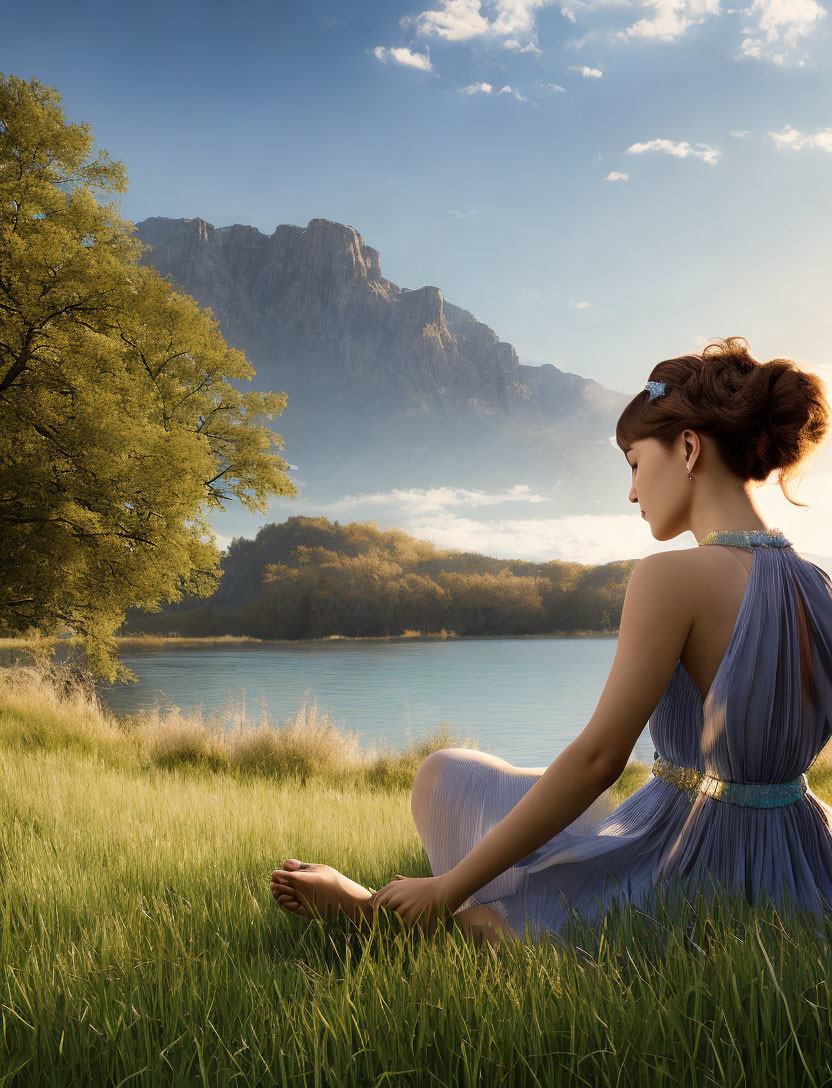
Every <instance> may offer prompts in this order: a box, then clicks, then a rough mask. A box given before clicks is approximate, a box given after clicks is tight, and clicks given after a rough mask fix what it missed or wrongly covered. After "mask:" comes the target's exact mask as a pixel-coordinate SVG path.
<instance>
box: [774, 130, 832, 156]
mask: <svg viewBox="0 0 832 1088" xmlns="http://www.w3.org/2000/svg"><path fill="white" fill-rule="evenodd" d="M769 136H771V138H772V139H773V140H774V142H775V144H776V145H777V147H778V148H779V149H780V150H783V148H791V149H792V150H794V151H803V150H805V149H806V148H809V149H812V150H818V151H830V152H832V128H819V129H818V131H817V132H814V133H810V132H800V131H799V130H798V129H796V128H793V127H792V126H791V125H787V126H786V127H785V128H784V129H783V131H782V132H770V133H769Z"/></svg>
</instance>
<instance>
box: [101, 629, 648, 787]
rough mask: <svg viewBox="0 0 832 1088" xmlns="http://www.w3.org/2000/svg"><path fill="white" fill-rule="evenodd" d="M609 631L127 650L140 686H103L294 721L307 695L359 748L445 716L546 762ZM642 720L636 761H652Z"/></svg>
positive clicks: (534, 761)
mask: <svg viewBox="0 0 832 1088" xmlns="http://www.w3.org/2000/svg"><path fill="white" fill-rule="evenodd" d="M616 645H617V640H616V639H615V638H579V639H569V638H536V639H524V638H516V639H512V638H501V639H458V640H447V641H440V640H437V641H433V642H429V641H426V642H417V641H411V640H409V639H408V640H405V641H401V642H388V641H378V642H375V641H369V640H368V641H355V642H350V641H341V640H338V641H335V642H306V643H296V644H292V643H276V644H271V645H269V644H266V645H255V646H251V645H246V644H242V645H238V646H215V647H208V646H206V647H199V648H197V649H191V648H181V649H178V648H173V647H171V648H165V649H155V650H151V649H147V650H144V649H143V650H130V651H124V652H123V653H122V655H121V656H122V660H123V661H124V663H125V664H126V665H127V666H128V667H129V668H131V669H132V670H133V672H134V673H135V674H136V675H137V676H138V677H139V683H138V684H129V685H127V684H125V685H117V686H110V685H103V686H102V688H101V694H102V696H103V698H104V699H105V701H106V702H108V703H109V705H110V706H111V707H112V708H113V709H114V710H119V711H135V710H137V709H139V708H142V707H148V706H154V705H157V704H159V705H162V706H168V705H170V704H171V703H172V704H175V705H176V706H179V707H181V708H182V709H183V710H188V709H192V708H193V707H195V706H201V707H202V708H203V709H204V710H205V711H206V712H212V711H219V710H221V709H222V708H224V707H227V706H228V705H229V703H230V702H234V703H237V704H239V703H240V701H241V700H242V699H243V697H244V698H245V702H246V708H247V713H248V716H249V717H250V718H254V719H255V720H257V719H259V718H260V716H261V707H262V706H263V705H264V704H265V706H266V707H267V708H268V710H269V712H270V715H271V716H272V717H274V718H277V719H280V720H281V721H283V720H285V719H287V718H291V717H293V716H294V714H295V712H296V711H297V709H298V706H299V705H300V703H301V701H302V699H303V695H304V692H305V691H307V690H308V696H307V701H308V703H310V704H311V703H312V702H314V701H315V700H317V703H318V708H319V709H320V710H328V711H329V718H330V720H331V721H332V722H333V723H334V724H335V725H336V726H338V728H340V729H342V730H345V731H349V732H356V731H357V732H358V734H359V737H358V739H359V743H360V744H361V746H362V747H366V746H368V745H369V744H371V743H372V742H376V741H382V742H383V743H386V744H388V745H389V746H391V747H393V748H401V747H404V746H405V745H406V744H407V742H408V738H409V737H410V736H412V737H413V738H414V739H418V738H420V737H422V736H424V735H425V734H426V733H427V732H429V731H432V730H434V729H436V728H437V727H438V726H439V724H440V723H441V722H447V723H448V724H449V726H450V728H451V730H452V731H453V732H454V733H456V734H461V735H462V736H470V737H471V738H472V740H475V741H477V742H479V747H480V748H481V749H483V750H484V751H489V750H490V751H492V752H493V753H494V754H495V755H498V756H502V757H503V758H504V759H507V760H509V762H511V763H515V764H517V765H518V766H521V767H522V766H528V767H545V766H547V765H548V764H549V763H551V762H552V760H553V759H554V758H555V757H556V756H557V755H558V754H559V753H560V752H561V751H562V750H563V749H564V748H565V747H566V745H567V744H569V742H570V741H572V740H573V739H574V738H575V737H576V736H577V735H578V734H579V733H580V732H581V730H582V729H583V728H584V726H585V725H586V723H587V722H588V721H589V719H590V717H591V715H592V712H593V711H594V709H595V707H596V705H597V702H598V699H599V697H600V695H601V691H602V690H603V687H604V684H605V683H606V679H607V675H608V673H609V670H610V666H611V665H612V659H613V656H614V654H615V648H616ZM652 757H653V746H652V743H651V741H650V734H649V732H648V730H647V727H646V726H645V728H644V731H643V732H642V734H641V736H640V737H639V740H638V743H637V744H636V747H635V750H634V752H633V758H635V759H639V760H642V761H644V762H648V763H649V762H652Z"/></svg>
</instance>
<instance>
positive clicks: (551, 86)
mask: <svg viewBox="0 0 832 1088" xmlns="http://www.w3.org/2000/svg"><path fill="white" fill-rule="evenodd" d="M535 86H537V87H542V88H543V89H544V90H547V91H565V90H566V88H565V87H561V85H560V84H559V83H545V82H542V81H541V80H537V83H536V84H535Z"/></svg>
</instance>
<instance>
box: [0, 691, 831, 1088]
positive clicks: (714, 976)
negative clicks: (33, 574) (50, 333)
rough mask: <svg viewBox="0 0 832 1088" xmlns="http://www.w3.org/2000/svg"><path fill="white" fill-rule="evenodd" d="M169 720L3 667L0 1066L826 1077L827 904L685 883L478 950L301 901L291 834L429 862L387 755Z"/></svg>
mask: <svg viewBox="0 0 832 1088" xmlns="http://www.w3.org/2000/svg"><path fill="white" fill-rule="evenodd" d="M176 720H177V719H176V718H175V717H174V718H173V719H172V720H171V721H170V722H169V723H168V724H170V725H171V727H174V726H175V723H176ZM27 722H28V723H29V724H30V728H29V731H28V733H27V729H26V723H27ZM191 724H192V726H194V723H193V722H192V723H191ZM203 724H204V723H203ZM296 724H297V723H296ZM307 724H308V723H307ZM319 724H320V723H319ZM164 727H165V720H164V719H162V720H161V721H156V720H153V719H151V720H150V721H148V720H146V719H144V718H137V719H133V720H130V721H116V720H115V719H112V718H110V717H109V716H108V715H107V714H106V713H105V712H104V711H102V709H101V708H100V707H99V706H97V705H96V704H95V701H94V700H91V699H90V698H89V697H88V696H85V695H84V693H83V692H82V691H79V690H78V689H73V688H72V686H71V685H70V686H69V687H68V688H66V689H65V690H63V692H61V691H60V689H56V688H55V686H54V683H50V682H49V681H48V680H47V679H46V678H44V677H43V676H40V677H39V676H37V675H34V674H32V673H28V674H27V673H23V672H17V673H13V674H4V675H3V678H2V681H0V826H2V829H3V834H2V842H0V1088H3V1086H11V1085H15V1086H18V1085H19V1086H24V1085H25V1086H27V1088H28V1086H35V1085H147V1086H157V1085H241V1086H242V1085H307V1084H308V1085H321V1086H331V1085H332V1086H334V1085H355V1086H362V1088H363V1086H367V1085H378V1086H381V1085H385V1086H386V1085H466V1086H467V1085H475V1084H485V1085H518V1086H520V1085H522V1086H526V1085H546V1086H550V1085H566V1084H568V1085H572V1084H574V1085H592V1086H595V1085H598V1086H607V1085H609V1086H612V1085H616V1086H622V1085H639V1086H641V1085H644V1084H647V1083H649V1084H650V1085H659V1086H664V1085H667V1086H670V1085H673V1086H677V1085H680V1084H691V1085H697V1086H698V1085H709V1084H719V1085H746V1084H747V1085H749V1086H751V1085H754V1086H755V1088H757V1086H768V1085H789V1086H791V1085H816V1086H818V1085H823V1084H829V1083H832V1065H830V1055H831V1054H832V1051H830V1046H829V1038H828V1033H829V1028H830V1021H832V995H830V988H829V983H828V978H829V975H830V967H832V962H830V961H832V957H830V953H829V937H830V935H832V926H830V925H829V923H827V922H825V921H824V922H817V921H815V920H813V919H808V918H792V917H785V916H778V914H777V912H776V911H774V909H773V908H771V907H769V908H768V909H763V908H760V909H758V910H756V911H752V910H751V909H750V908H745V907H743V906H742V905H741V904H732V905H731V906H732V910H731V911H730V912H728V910H727V908H726V907H725V906H724V905H723V904H720V903H719V902H717V903H714V904H712V905H711V906H710V907H707V906H706V905H705V904H703V903H701V902H700V903H699V904H694V905H692V906H691V908H690V911H689V913H688V914H685V913H682V914H673V913H670V912H668V914H667V916H662V915H661V914H660V915H659V917H658V919H656V920H653V919H649V918H647V917H646V916H642V915H640V914H639V913H638V912H637V911H620V912H614V913H612V914H611V915H610V916H609V917H608V919H607V922H606V923H605V926H604V929H603V931H602V932H601V933H600V934H594V933H592V932H591V931H590V930H588V929H584V928H583V927H581V926H580V925H578V924H575V925H573V926H572V927H571V928H570V930H569V932H568V933H567V934H566V937H567V940H566V941H565V942H564V943H562V944H558V943H555V942H552V943H546V942H544V943H543V944H540V945H534V944H531V943H528V944H524V943H522V942H508V943H506V944H504V945H501V946H499V947H498V948H493V947H489V946H483V947H481V948H476V947H475V946H474V945H473V944H472V943H471V942H470V941H469V940H467V939H466V938H465V937H464V936H463V935H462V934H461V933H460V932H459V931H445V930H443V929H440V930H438V931H437V932H436V933H434V934H433V935H432V936H431V937H429V938H426V937H424V936H423V935H422V934H421V932H420V931H419V930H411V929H408V928H407V927H405V926H404V925H403V924H402V923H401V922H400V920H399V919H398V917H397V916H396V915H394V914H391V913H388V912H379V913H378V915H377V916H376V918H375V919H374V923H373V925H372V926H362V927H358V926H356V925H354V924H352V923H349V922H347V921H346V919H344V920H342V921H338V922H330V923H326V924H321V923H320V922H318V921H316V920H314V919H309V920H304V919H299V918H297V917H294V916H292V915H289V914H287V913H285V912H282V911H281V910H280V909H279V908H278V907H277V906H276V904H275V902H274V900H273V899H272V898H271V895H270V894H269V889H268V877H269V873H270V872H271V870H272V869H273V868H275V867H276V866H279V865H280V864H281V863H282V862H283V861H284V859H285V858H287V857H290V856H295V857H300V858H305V859H310V860H321V861H327V862H329V863H331V864H333V865H335V866H337V867H338V868H339V869H342V870H343V871H345V872H347V873H349V874H350V875H351V876H353V877H354V878H355V879H356V880H359V881H361V882H362V883H365V884H370V885H372V886H373V887H379V886H381V885H382V884H384V883H386V882H387V881H388V880H390V879H391V878H392V877H393V874H394V873H396V872H400V873H401V872H404V873H408V874H412V875H428V874H429V871H430V870H429V867H428V864H427V859H426V858H425V856H424V853H423V851H422V848H421V844H420V842H419V839H418V837H417V835H416V832H415V829H414V827H413V822H412V818H411V814H410V805H409V793H408V788H400V787H399V786H397V785H396V784H395V783H396V780H397V776H398V775H399V774H401V775H403V774H404V769H403V768H404V765H402V767H400V768H399V769H398V770H397V771H396V772H395V773H392V772H391V773H389V774H387V775H386V776H385V775H379V776H377V778H376V779H373V777H372V776H370V777H368V776H367V774H366V772H367V771H368V769H369V767H370V766H372V760H370V762H369V763H368V765H366V766H363V772H364V773H362V774H359V773H358V769H357V765H356V766H352V769H351V770H347V771H346V772H345V773H344V774H343V775H342V776H340V777H339V776H338V775H337V774H336V773H334V767H335V764H334V763H332V764H330V766H329V769H328V770H327V771H326V773H323V774H320V775H319V774H317V773H315V771H314V770H313V771H312V772H310V771H309V769H308V767H307V768H306V770H305V772H304V768H303V767H301V772H303V773H297V767H294V769H293V765H292V764H291V763H290V762H284V763H281V764H280V765H279V766H280V773H277V774H274V773H272V772H271V771H268V770H267V771H265V772H264V771H263V770H262V768H259V767H258V768H257V769H254V770H253V769H252V768H251V767H248V768H244V767H243V765H242V764H241V763H239V762H235V760H234V759H233V758H230V757H229V760H228V762H227V763H226V762H222V761H221V762H220V763H219V764H218V765H213V764H212V763H211V761H210V760H205V759H204V758H202V756H201V755H200V756H199V757H197V758H191V757H188V758H187V759H186V758H181V759H176V760H171V759H163V758H160V756H159V752H160V751H161V750H160V749H158V748H154V747H153V744H154V743H155V742H154V737H155V738H156V741H158V739H159V738H158V735H157V734H156V732H155V731H156V730H157V729H162V730H163V729H164ZM194 728H196V727H195V726H194ZM208 731H209V732H210V730H208ZM300 731H301V729H300V727H298V729H297V732H300ZM244 732H245V730H244V729H241V730H240V733H241V734H242V733H244ZM313 733H314V730H313ZM314 736H315V737H317V739H316V740H310V742H309V743H310V745H313V747H314V744H321V745H326V744H329V743H331V742H332V737H331V736H330V738H329V740H326V739H321V738H322V737H325V736H326V732H325V730H324V731H323V732H318V733H314ZM215 739H216V738H215ZM171 743H172V742H171ZM230 743H231V742H229V744H230ZM172 750H181V749H178V748H177V747H176V745H173V747H172V748H170V749H169V750H168V752H170V751H172ZM200 751H201V750H200ZM224 751H226V754H228V753H230V752H233V751H235V749H234V748H233V747H229V748H228V749H227V750H225V749H224ZM344 751H346V752H349V751H350V748H349V745H347V746H346V747H345V749H344ZM154 752H155V753H156V754H155V755H154V754H153V753H154ZM391 758H392V757H391ZM348 766H351V765H348ZM824 767H825V765H824V764H823V763H822V761H819V763H818V764H816V765H815V768H813V771H812V773H813V774H815V773H816V772H818V771H820V772H822V773H826V772H825V769H824ZM645 771H646V769H645ZM639 774H640V772H639V770H638V768H637V767H633V768H632V769H628V776H629V777H628V780H627V781H626V782H622V783H619V784H618V785H619V786H620V787H622V788H623V789H630V788H633V789H634V788H637V786H638V785H639V784H641V779H640V778H639ZM810 780H811V782H812V786H813V788H814V789H816V790H817V791H818V792H821V789H820V788H819V779H817V778H814V779H812V778H811V776H810ZM379 784H381V785H383V787H384V788H383V789H381V790H379V789H378V786H379ZM828 785H829V779H828V777H827V778H826V779H825V780H824V785H823V787H822V788H823V789H824V790H826V788H827V787H828ZM694 907H696V908H697V909H696V910H694V909H693V908H694Z"/></svg>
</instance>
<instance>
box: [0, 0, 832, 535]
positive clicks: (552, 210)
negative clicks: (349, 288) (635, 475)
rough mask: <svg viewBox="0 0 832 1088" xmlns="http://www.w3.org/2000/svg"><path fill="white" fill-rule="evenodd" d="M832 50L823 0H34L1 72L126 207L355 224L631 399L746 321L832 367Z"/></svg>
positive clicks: (398, 276)
mask: <svg viewBox="0 0 832 1088" xmlns="http://www.w3.org/2000/svg"><path fill="white" fill-rule="evenodd" d="M830 45H832V18H830V17H829V13H828V11H827V10H826V8H825V7H824V6H823V5H822V4H820V3H819V2H818V0H753V3H751V5H750V6H748V7H745V8H728V7H727V6H725V5H724V3H721V0H653V2H651V3H647V2H640V0H557V2H547V0H489V2H485V0H482V2H481V0H436V2H434V3H430V2H429V0H425V2H424V3H422V4H420V3H418V2H417V3H413V4H411V3H401V2H399V0H396V2H390V0H386V2H384V3H380V2H375V0H373V2H369V0H361V2H357V3H353V4H344V3H340V4H339V3H334V2H331V0H322V2H315V0H291V2H272V3H262V2H260V3H252V2H248V0H243V2H239V3H237V4H235V5H233V6H232V5H229V4H218V3H201V4H192V3H176V2H172V3H166V4H164V5H162V4H159V3H155V2H150V3H145V4H143V5H141V6H139V5H131V6H128V5H112V4H106V5H105V4H103V3H97V2H86V3H84V2H81V3H77V4H75V5H66V4H57V3H51V2H50V3H47V2H44V0H30V2H29V3H28V4H27V5H20V6H18V7H16V8H15V9H9V8H8V7H7V8H6V10H5V12H4V34H3V36H2V40H1V41H0V70H2V71H4V72H6V73H7V74H10V73H13V74H15V75H18V76H20V77H23V78H26V79H31V78H32V77H36V78H38V79H40V80H41V81H42V82H44V83H47V84H51V85H53V86H55V87H56V88H57V89H58V91H59V92H60V93H61V94H62V96H63V105H64V108H65V110H66V113H67V116H68V117H69V118H70V119H71V120H74V121H87V122H89V123H90V124H91V126H92V129H93V132H94V134H95V137H96V142H97V144H98V145H99V146H101V147H104V148H106V149H107V150H108V151H109V153H110V155H111V156H112V157H113V158H116V159H120V160H121V161H123V162H124V163H125V164H126V167H127V171H128V175H129V179H130V188H129V190H128V192H127V193H126V194H125V195H124V196H123V198H122V199H121V211H122V214H123V215H125V216H126V217H128V218H130V219H133V220H134V221H138V220H141V219H143V218H145V217H147V216H150V215H165V216H173V217H179V216H182V217H188V218H191V217H194V216H201V217H202V218H204V219H206V220H208V221H209V222H211V223H213V224H214V225H215V226H225V225H228V224H231V223H248V224H252V225H254V226H257V227H258V228H259V229H260V230H262V231H264V232H266V233H271V232H272V231H273V230H274V228H275V226H276V225H277V224H279V223H295V224H298V225H301V226H305V225H306V223H307V222H308V221H309V219H311V218H315V217H325V218H329V219H334V220H337V221H339V222H345V223H348V224H350V225H352V226H354V227H355V228H356V230H358V231H359V233H360V234H361V235H362V237H363V239H364V241H365V242H366V243H367V244H368V245H371V246H373V247H374V248H376V249H378V250H379V251H380V253H381V261H382V272H383V273H384V275H386V276H387V277H388V278H389V279H391V280H393V281H394V282H396V283H398V284H399V285H400V286H404V287H410V288H416V287H420V286H422V285H424V284H433V285H436V286H438V287H440V288H441V289H442V291H443V293H444V294H445V296H446V297H447V298H448V299H449V301H451V302H454V303H455V304H457V305H460V306H463V307H465V308H466V309H469V310H471V311H472V312H473V313H474V314H475V315H476V316H477V317H478V318H479V319H480V320H481V321H485V322H486V323H487V324H489V325H490V326H492V328H494V329H495V330H496V332H497V333H498V335H499V336H500V337H501V338H502V339H504V340H508V341H510V342H511V343H513V344H514V346H515V347H516V348H517V351H518V353H519V355H520V358H521V361H523V362H528V363H540V362H553V363H555V365H557V366H559V367H561V368H562V369H565V370H570V371H574V372H577V373H580V374H583V375H585V376H587V377H591V378H595V379H596V380H598V381H601V382H603V383H604V384H606V385H608V386H610V387H612V388H615V389H619V390H623V391H632V392H633V393H634V392H636V391H637V390H638V389H640V388H641V387H642V385H643V383H644V380H645V378H646V375H647V373H648V372H649V369H650V367H651V366H652V365H653V364H654V363H655V362H657V361H658V360H659V359H663V358H667V357H669V356H671V355H676V354H679V353H681V352H684V351H689V350H691V349H693V348H696V347H698V346H701V345H702V344H704V343H705V342H706V341H707V340H708V339H709V338H711V337H714V336H728V335H732V334H739V335H744V336H746V337H747V338H748V339H749V340H750V342H751V347H752V350H753V352H754V354H755V355H756V357H757V358H758V359H760V360H761V361H764V360H766V359H768V358H770V357H772V356H775V355H787V356H790V357H792V358H794V359H796V360H798V361H800V362H801V363H802V365H805V366H807V367H809V368H812V369H815V370H816V371H817V372H819V373H822V374H824V376H827V375H828V376H832V351H831V350H830V344H832V307H830V306H829V304H828V299H829V297H830V294H832V290H831V289H832V275H831V274H830V253H831V252H832V216H830V202H829V194H830V183H832V61H831V60H830V58H832V51H830ZM488 88H490V90H489V89H488ZM504 88H508V89H504ZM623 483H624V481H623V480H622V484H623ZM778 494H779V493H778ZM799 497H802V498H804V501H811V499H809V498H806V497H805V496H804V495H800V496H799ZM782 501H783V502H784V500H782ZM784 505H785V503H784ZM786 508H787V509H788V507H786ZM819 513H820V512H818V515H819ZM262 520H269V519H262ZM773 520H776V519H773ZM778 524H782V519H781V521H780V522H778ZM830 527H832V522H830V520H829V518H828V517H827V520H826V522H825V531H827V530H828V529H829V528H830ZM653 543H654V544H655V542H653ZM648 550H650V549H648ZM629 554H633V552H632V551H631V552H630V553H629Z"/></svg>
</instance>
